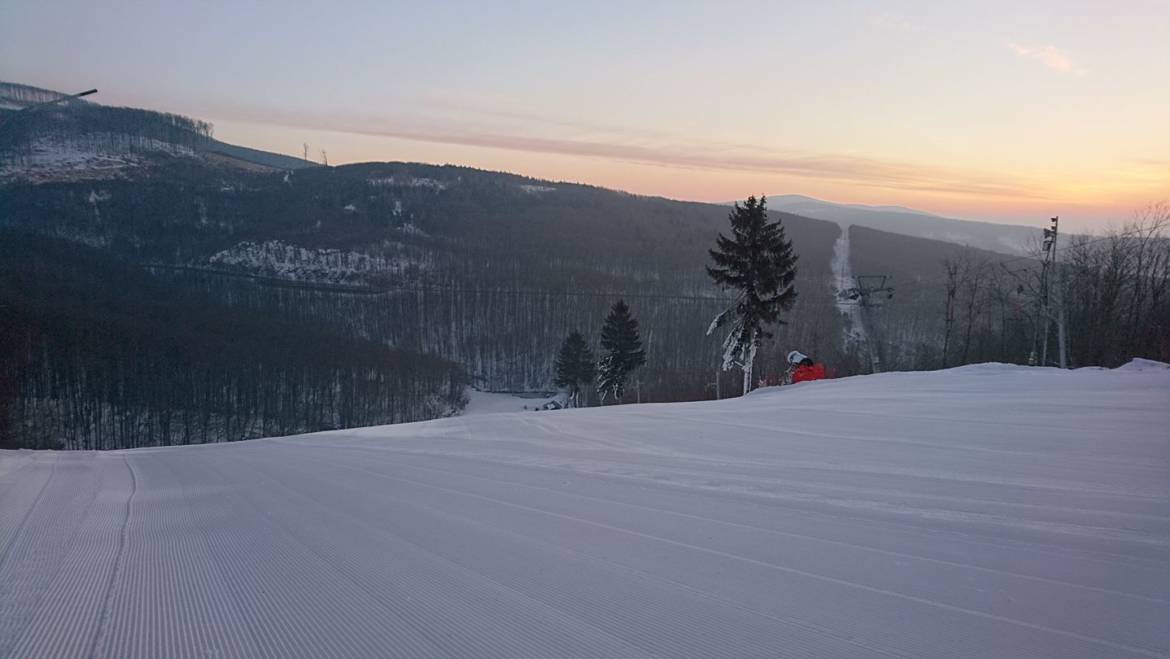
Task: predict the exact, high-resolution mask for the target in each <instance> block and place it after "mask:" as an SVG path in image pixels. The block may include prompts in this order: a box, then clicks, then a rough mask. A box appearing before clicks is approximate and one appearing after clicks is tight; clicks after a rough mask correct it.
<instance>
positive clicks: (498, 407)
mask: <svg viewBox="0 0 1170 659" xmlns="http://www.w3.org/2000/svg"><path fill="white" fill-rule="evenodd" d="M559 398H560V396H548V397H543V398H527V397H524V396H516V395H513V394H503V393H495V392H491V391H480V390H478V389H468V390H467V407H464V408H463V411H462V412H460V414H461V415H463V416H478V415H480V414H495V413H497V412H523V411H524V410H528V411H533V410H536V409H538V408H539V407H540V406H541V405H543V404H545V403H547V402H549V401H550V400H554V399H559Z"/></svg>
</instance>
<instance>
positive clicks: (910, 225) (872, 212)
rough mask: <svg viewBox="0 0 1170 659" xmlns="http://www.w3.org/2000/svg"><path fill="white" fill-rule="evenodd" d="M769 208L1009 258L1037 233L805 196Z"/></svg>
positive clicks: (774, 200) (772, 200) (778, 199)
mask: <svg viewBox="0 0 1170 659" xmlns="http://www.w3.org/2000/svg"><path fill="white" fill-rule="evenodd" d="M768 207H769V208H774V209H776V210H782V211H785V212H788V213H795V214H797V215H804V216H806V217H814V218H817V219H820V220H829V221H831V222H837V223H838V224H840V225H842V226H851V225H857V226H862V227H867V228H870V229H878V230H880V231H889V232H892V233H900V234H902V235H905V236H914V237H916V238H929V239H931V240H941V241H945V242H949V243H957V244H960V245H967V246H968V247H974V248H977V249H985V250H991V251H995V252H1006V253H1009V254H1023V253H1025V252H1026V251H1027V250H1028V248H1029V247H1030V246H1031V245H1032V242H1033V240H1034V239H1035V238H1036V237H1037V236H1038V235H1039V233H1040V232H1039V230H1038V229H1034V228H1031V227H1023V226H1016V225H1011V224H993V223H990V222H975V221H971V220H956V219H952V218H948V217H940V216H938V215H932V214H930V213H926V212H923V211H918V210H914V209H911V208H903V207H901V206H866V205H863V204H837V203H833V202H829V201H822V200H820V199H814V198H812V197H806V196H804V195H776V196H774V197H768Z"/></svg>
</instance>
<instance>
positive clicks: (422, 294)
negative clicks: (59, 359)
mask: <svg viewBox="0 0 1170 659" xmlns="http://www.w3.org/2000/svg"><path fill="white" fill-rule="evenodd" d="M181 164H182V163H171V164H169V165H167V168H166V169H161V170H159V171H158V172H157V173H156V174H155V175H153V176H152V177H150V178H148V179H145V180H142V179H139V180H135V181H103V182H100V183H98V184H93V183H76V182H73V183H45V184H40V185H36V186H11V187H9V188H8V189H7V190H6V194H5V195H3V196H0V221H4V222H8V223H10V224H14V225H18V226H21V227H23V228H25V229H26V230H29V231H37V232H44V233H51V234H53V235H59V236H65V237H68V238H69V239H71V240H78V241H84V242H87V243H90V244H95V245H101V246H102V247H103V248H104V249H106V250H109V251H110V252H111V253H113V254H115V255H118V256H119V257H121V258H123V259H125V260H126V261H129V262H134V263H162V264H181V265H192V266H198V267H201V268H214V269H217V270H228V271H231V272H233V273H237V274H248V273H254V274H259V275H262V276H264V277H278V278H287V279H288V281H290V283H291V282H297V281H299V282H304V283H309V284H313V283H328V284H334V283H344V284H346V285H354V286H365V287H371V288H380V289H387V290H386V292H384V293H383V294H379V295H349V294H343V293H337V292H332V291H329V290H320V289H308V290H306V289H301V288H285V287H277V286H271V285H266V284H265V283H264V282H263V281H250V280H248V279H241V278H238V277H225V276H216V275H211V274H203V273H199V272H191V271H188V272H183V271H165V270H161V269H157V270H153V271H152V272H155V273H156V275H157V276H158V277H159V278H160V281H164V282H166V283H167V285H173V286H178V287H182V288H194V289H196V290H199V291H202V292H203V293H204V294H206V295H207V296H208V297H210V298H212V299H215V300H218V301H221V302H223V303H224V304H227V305H230V306H233V307H236V308H238V309H241V310H246V311H249V312H258V313H261V314H263V315H266V316H273V317H278V318H281V319H282V320H284V321H287V322H291V323H324V324H328V325H329V326H330V327H331V328H334V329H336V330H337V331H339V332H341V333H344V334H346V335H348V336H353V337H358V338H364V339H371V340H375V341H382V342H386V343H387V344H389V345H392V346H396V347H400V348H403V349H407V350H411V351H415V352H424V353H429V354H435V355H441V356H443V357H445V358H447V359H450V360H452V361H455V362H458V363H460V364H463V365H465V366H466V368H467V371H468V373H469V375H470V376H472V377H473V378H474V380H475V382H476V383H477V384H478V385H479V386H482V387H485V388H487V389H491V390H509V391H516V390H529V391H532V390H547V389H548V388H549V387H550V386H551V379H552V372H553V368H552V367H553V361H554V359H555V357H556V353H557V350H558V348H559V342H560V341H561V339H562V338H563V337H564V336H565V335H566V334H567V333H568V332H570V331H573V330H578V331H581V332H582V333H584V334H585V335H586V336H587V337H590V340H591V341H592V342H594V343H595V342H596V337H597V336H599V333H600V329H601V327H600V324H601V321H602V319H603V318H604V316H605V314H606V312H607V311H608V308H609V306H610V305H611V304H613V302H614V301H616V300H617V299H619V298H623V297H624V298H625V299H626V301H627V302H628V303H629V304H630V306H631V309H632V311H633V313H634V314H635V315H636V316H637V318H638V319H639V322H640V323H641V326H642V335H643V340H644V341H645V343H646V346H647V355H648V363H647V365H646V367H645V368H643V369H641V370H640V371H639V374H638V378H639V379H640V381H639V382H638V383H637V384H638V385H640V387H641V392H642V399H643V400H651V401H667V400H693V399H702V398H707V397H714V396H715V395H716V393H717V391H719V390H722V391H723V392H724V393H725V395H726V393H727V392H730V391H733V387H732V383H733V382H734V380H735V377H734V376H733V375H731V374H725V375H724V376H723V377H724V379H726V381H725V382H722V383H721V384H722V387H716V386H715V379H716V372H717V370H718V366H719V364H720V361H719V360H720V350H719V341H718V339H716V338H711V337H707V336H705V335H704V330H705V329H706V327H707V325H708V324H709V323H710V322H711V318H712V317H713V316H714V315H715V314H716V313H718V311H720V310H721V308H722V304H723V298H724V296H723V295H722V294H721V293H720V292H719V291H717V290H715V289H714V287H713V286H712V285H711V283H710V281H709V280H708V279H707V277H706V274H705V272H704V271H703V269H702V267H701V266H702V263H704V261H705V259H706V258H707V257H706V250H707V249H708V248H709V247H710V244H711V241H712V240H713V239H714V236H715V234H716V233H717V232H718V231H719V230H720V229H721V228H722V227H723V226H724V225H725V224H726V215H727V211H726V209H725V208H722V207H718V206H711V205H706V204H689V203H682V202H673V201H668V200H664V199H656V198H644V197H636V196H632V195H627V194H622V193H616V192H612V191H608V190H602V189H599V188H592V187H588V186H578V185H571V184H547V183H545V182H540V181H534V180H532V179H526V178H524V177H519V176H513V175H508V174H498V173H492V172H483V171H478V170H473V169H468V168H459V167H436V166H426V165H413V164H403V163H391V164H371V165H354V166H345V167H336V168H330V169H316V170H305V171H296V172H292V173H290V174H288V175H287V176H286V175H285V174H284V173H283V172H281V173H273V174H267V175H259V174H254V173H247V172H227V173H225V172H223V171H222V170H217V169H214V168H203V169H200V168H196V167H188V168H186V169H177V168H178V167H179V166H180V165H181ZM537 184H541V185H537ZM785 225H786V227H788V230H789V234H790V235H791V236H792V238H793V240H794V241H796V244H797V245H798V246H799V248H800V251H801V258H802V267H801V269H800V273H799V276H798V280H797V287H798V289H800V290H801V291H802V297H801V298H800V299H799V300H798V302H797V307H796V308H795V309H794V313H793V318H792V323H791V324H790V325H788V326H785V327H784V328H783V329H782V330H781V331H780V333H779V334H778V335H777V339H776V341H774V342H773V343H772V344H769V346H767V348H766V350H765V351H763V352H762V354H761V356H760V362H759V366H758V368H759V370H760V373H761V374H762V375H766V374H768V373H769V372H771V371H777V372H778V370H779V369H780V368H781V367H780V365H779V364H780V358H779V355H781V354H783V352H785V351H787V350H789V349H793V348H800V349H801V350H803V351H805V352H810V353H815V354H817V355H818V357H819V358H823V359H826V360H829V361H831V362H832V363H834V364H839V363H843V362H844V359H843V357H842V356H841V355H840V354H839V353H840V348H839V346H840V318H839V314H838V313H837V311H836V309H835V307H834V306H833V304H832V300H831V291H830V281H829V277H830V275H829V260H830V255H831V254H832V248H833V242H834V241H835V240H836V238H837V236H838V235H839V229H838V227H837V226H836V225H835V224H832V223H828V222H820V221H816V220H809V219H807V218H800V217H795V216H785ZM269 283H271V282H269ZM395 287H398V288H395ZM690 298H698V299H690ZM593 347H594V348H595V349H596V348H597V347H598V346H597V345H594V346H593Z"/></svg>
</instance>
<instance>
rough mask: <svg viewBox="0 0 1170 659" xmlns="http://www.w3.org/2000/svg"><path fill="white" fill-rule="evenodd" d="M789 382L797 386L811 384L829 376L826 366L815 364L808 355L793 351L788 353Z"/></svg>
mask: <svg viewBox="0 0 1170 659" xmlns="http://www.w3.org/2000/svg"><path fill="white" fill-rule="evenodd" d="M787 375H788V377H787V378H786V379H787V380H788V383H789V384H796V383H797V382H811V381H813V380H824V379H825V378H826V377H828V375H827V374H826V373H825V365H824V364H817V363H815V362H813V360H812V359H811V358H809V356H808V355H806V354H804V353H802V352H800V351H798V350H793V351H792V352H790V353H788V373H787Z"/></svg>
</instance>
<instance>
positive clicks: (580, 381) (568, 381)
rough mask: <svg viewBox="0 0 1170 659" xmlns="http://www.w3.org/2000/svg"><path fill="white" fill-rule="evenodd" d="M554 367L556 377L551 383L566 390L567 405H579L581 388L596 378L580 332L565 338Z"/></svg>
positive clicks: (591, 360) (594, 369)
mask: <svg viewBox="0 0 1170 659" xmlns="http://www.w3.org/2000/svg"><path fill="white" fill-rule="evenodd" d="M554 366H555V368H556V377H555V378H554V380H553V383H554V384H556V385H557V386H558V387H564V388H565V389H566V390H568V392H569V404H570V405H572V406H573V407H577V406H578V405H579V403H580V396H581V388H582V387H584V386H587V385H589V384H591V383H592V382H593V379H594V378H595V377H597V368H596V366H594V364H593V352H592V351H590V350H589V346H588V345H587V344H586V343H585V337H583V336H581V333H580V332H572V333H570V334H569V336H567V337H565V341H564V343H562V344H561V350H560V352H559V353H558V354H557V360H556V364H555V365H554Z"/></svg>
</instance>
